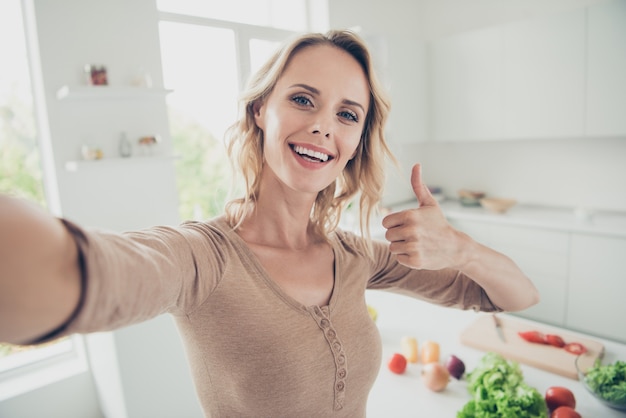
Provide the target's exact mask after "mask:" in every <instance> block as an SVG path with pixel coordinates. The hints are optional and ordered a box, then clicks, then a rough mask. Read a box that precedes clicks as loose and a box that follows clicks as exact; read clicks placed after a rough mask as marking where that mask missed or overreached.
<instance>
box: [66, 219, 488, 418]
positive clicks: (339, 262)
mask: <svg viewBox="0 0 626 418" xmlns="http://www.w3.org/2000/svg"><path fill="white" fill-rule="evenodd" d="M64 222H65V224H66V226H67V227H68V229H69V230H70V231H71V232H72V234H73V235H74V237H75V239H76V241H77V243H78V245H79V248H80V253H81V258H82V268H83V298H82V302H81V304H80V306H79V308H78V310H77V312H76V314H75V316H74V317H73V318H72V319H71V320H70V321H69V323H68V324H66V326H65V327H64V329H63V330H61V331H60V333H63V334H69V333H88V332H94V331H104V330H111V329H115V328H119V327H123V326H126V325H129V324H132V323H136V322H139V321H143V320H146V319H149V318H152V317H154V316H156V315H159V314H161V313H165V312H168V313H170V314H172V315H173V316H174V318H175V319H176V322H177V324H178V327H179V329H180V332H181V335H182V338H183V340H184V343H185V347H186V351H187V354H188V358H189V362H190V366H191V370H192V372H193V376H194V380H195V385H196V390H197V394H198V397H199V399H200V402H201V404H202V407H203V409H204V411H205V414H206V416H207V417H274V418H276V417H331V416H332V417H363V416H365V411H366V404H367V397H368V393H369V391H370V389H371V387H372V385H373V383H374V380H375V379H376V375H377V373H378V370H379V368H380V364H381V351H382V350H381V342H380V336H379V334H378V329H377V328H376V325H375V324H374V322H373V321H372V320H371V319H370V317H369V315H368V312H367V308H366V303H365V289H382V290H390V291H395V292H399V293H402V294H405V295H410V296H413V297H415V298H418V299H422V300H425V301H428V302H432V303H436V304H440V305H445V306H451V307H457V308H461V309H474V310H482V311H494V310H499V309H498V307H496V306H495V305H494V304H493V303H492V302H491V301H490V300H489V298H488V297H487V295H486V294H485V292H484V291H483V290H482V288H480V287H479V286H478V285H477V284H476V283H475V282H473V281H472V280H470V279H469V278H468V277H466V276H464V275H463V274H461V273H459V272H456V271H451V270H442V271H427V270H412V269H409V268H407V267H404V266H402V265H400V264H398V263H397V262H396V260H395V258H394V256H393V255H391V254H390V253H389V251H388V248H387V245H386V244H385V243H382V242H374V255H373V257H370V256H367V255H365V253H364V252H363V251H362V248H363V245H362V244H363V241H362V239H361V238H360V237H357V236H356V235H354V234H352V233H348V232H344V231H337V232H336V233H334V234H333V235H332V237H331V243H332V247H333V251H334V255H335V266H334V269H335V284H334V288H333V292H332V295H331V298H330V302H329V304H328V305H327V306H321V307H320V306H305V305H302V304H301V303H299V302H298V301H296V300H295V299H293V298H291V297H290V296H289V295H287V294H286V293H285V292H283V291H282V290H281V288H280V287H279V286H278V285H276V284H275V283H274V282H273V281H272V279H271V278H270V277H268V275H267V273H266V272H265V271H264V269H263V267H262V266H261V264H260V263H259V261H258V260H257V259H256V257H255V256H254V254H253V253H252V252H251V251H250V249H249V248H248V247H247V245H246V244H245V242H244V241H243V240H242V239H241V238H240V237H239V236H238V235H237V234H236V233H235V232H234V231H233V230H232V228H231V227H230V226H229V225H228V224H227V223H226V221H225V219H224V218H223V217H220V218H216V219H214V220H211V221H209V222H188V223H184V224H182V225H181V226H179V227H155V228H151V229H148V230H144V231H138V232H130V233H124V234H116V233H109V232H104V231H96V230H86V229H81V228H80V227H77V226H76V225H74V224H72V223H70V222H68V221H64ZM416 303H419V302H416Z"/></svg>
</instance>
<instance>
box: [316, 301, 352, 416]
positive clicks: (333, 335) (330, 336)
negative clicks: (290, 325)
mask: <svg viewBox="0 0 626 418" xmlns="http://www.w3.org/2000/svg"><path fill="white" fill-rule="evenodd" d="M324 308H327V307H324ZM313 313H314V315H313V316H314V318H315V320H316V322H317V324H318V326H319V327H320V328H321V330H322V332H323V334H324V337H325V338H326V342H327V343H328V346H329V348H330V352H331V354H332V355H333V359H334V361H335V384H334V392H335V393H334V395H335V402H334V408H335V409H342V408H343V405H344V400H345V393H346V392H345V390H346V376H347V375H348V366H347V361H346V354H345V351H344V349H343V344H342V343H341V341H340V340H339V338H338V337H337V331H336V330H335V329H334V327H333V325H332V321H331V320H330V318H329V316H328V310H327V309H321V308H319V307H318V306H316V307H314V309H313Z"/></svg>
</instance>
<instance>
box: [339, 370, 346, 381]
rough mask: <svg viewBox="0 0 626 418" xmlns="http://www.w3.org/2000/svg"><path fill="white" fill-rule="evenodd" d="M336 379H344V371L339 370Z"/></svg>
mask: <svg viewBox="0 0 626 418" xmlns="http://www.w3.org/2000/svg"><path fill="white" fill-rule="evenodd" d="M337 377H339V378H340V379H343V378H344V377H346V369H344V368H341V369H339V370H338V371H337Z"/></svg>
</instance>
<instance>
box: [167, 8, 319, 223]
mask: <svg viewBox="0 0 626 418" xmlns="http://www.w3.org/2000/svg"><path fill="white" fill-rule="evenodd" d="M157 7H158V8H159V10H160V25H159V32H160V42H161V57H162V65H163V78H164V83H165V87H166V88H167V89H171V90H172V91H173V93H171V94H169V95H168V98H167V104H168V111H169V117H170V126H171V134H172V140H173V146H174V150H175V153H176V154H177V155H178V156H179V159H177V161H176V176H177V184H178V190H179V200H180V210H179V212H180V216H181V219H206V218H209V217H212V216H215V215H218V214H219V213H221V212H222V211H223V208H224V204H225V203H226V201H227V200H228V199H229V198H231V197H233V192H231V189H232V187H233V182H232V179H231V170H230V164H229V162H228V159H227V157H226V153H225V147H224V143H223V138H224V133H225V131H226V129H227V128H228V127H229V126H230V125H231V124H232V123H233V122H234V121H235V119H236V117H237V97H238V93H239V91H240V90H241V88H242V86H243V85H244V84H245V82H246V80H247V78H248V77H249V75H250V74H251V72H253V71H255V70H256V69H258V68H259V67H260V66H261V65H262V64H263V62H264V61H265V60H266V59H267V58H268V57H269V56H270V55H271V54H272V53H273V52H274V51H275V49H276V47H277V46H278V45H279V44H280V42H282V41H283V40H285V39H286V38H288V37H291V36H293V35H294V34H295V33H296V32H302V31H306V30H309V29H313V27H314V26H315V27H317V28H320V30H323V29H322V28H325V27H326V26H327V23H326V21H324V19H321V20H322V22H318V23H317V24H315V25H313V24H312V23H311V21H312V20H316V21H318V20H320V19H319V18H317V17H316V18H315V19H313V18H311V16H313V15H315V16H325V15H327V13H326V8H325V0H236V1H230V2H223V1H213V0H211V1H208V0H185V1H179V0H157ZM234 193H236V192H234Z"/></svg>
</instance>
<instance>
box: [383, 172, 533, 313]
mask: <svg viewBox="0 0 626 418" xmlns="http://www.w3.org/2000/svg"><path fill="white" fill-rule="evenodd" d="M411 184H412V186H413V191H414V192H415V196H416V197H417V199H418V201H419V207H418V208H416V209H410V210H405V211H402V212H397V213H392V214H390V215H388V216H386V217H385V219H383V226H384V227H385V228H386V229H387V233H386V235H385V238H386V239H387V240H388V241H390V245H389V249H390V251H391V252H392V253H393V254H395V255H396V257H397V259H398V261H399V262H400V263H401V264H404V265H406V266H408V267H411V268H415V269H428V270H439V269H443V268H453V269H456V270H460V271H462V272H463V273H464V274H466V275H467V276H469V277H471V278H472V279H473V280H474V281H475V282H476V283H478V284H479V285H480V286H481V287H482V288H483V289H484V290H485V292H487V294H488V295H489V298H490V299H491V301H492V302H493V303H495V304H496V305H497V306H499V307H500V308H501V309H503V310H506V311H518V310H522V309H525V308H528V307H530V306H532V305H534V304H536V303H537V302H538V301H539V293H538V292H537V289H536V288H535V286H534V285H533V283H532V282H531V281H530V280H529V279H528V277H526V275H525V274H524V273H523V272H522V271H521V270H520V269H519V267H518V266H517V265H516V264H515V263H514V262H513V260H511V259H510V258H509V257H507V256H505V255H504V254H501V253H499V252H497V251H495V250H493V249H491V248H489V247H486V246H484V245H482V244H480V243H478V242H476V241H474V240H473V239H472V238H470V237H469V236H468V235H467V234H464V233H462V232H460V231H457V230H456V229H454V228H453V227H452V226H451V225H450V224H449V223H448V222H447V220H446V218H445V216H444V214H443V212H442V211H441V208H440V207H439V204H438V202H437V201H436V200H435V199H434V198H433V196H432V195H431V194H430V191H429V190H428V188H427V187H426V185H424V184H423V182H422V176H421V167H420V165H419V164H416V165H415V166H414V167H413V171H412V174H411Z"/></svg>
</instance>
